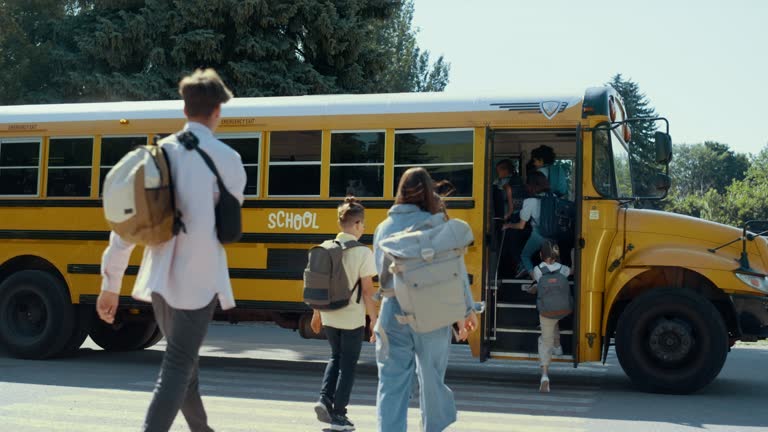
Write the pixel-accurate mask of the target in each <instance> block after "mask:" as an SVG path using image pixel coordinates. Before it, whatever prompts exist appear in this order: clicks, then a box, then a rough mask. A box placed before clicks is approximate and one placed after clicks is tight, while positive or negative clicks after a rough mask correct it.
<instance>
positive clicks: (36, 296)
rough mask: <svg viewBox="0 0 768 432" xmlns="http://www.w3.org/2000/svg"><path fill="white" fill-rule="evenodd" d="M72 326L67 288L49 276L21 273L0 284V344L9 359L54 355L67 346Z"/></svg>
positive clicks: (28, 272)
mask: <svg viewBox="0 0 768 432" xmlns="http://www.w3.org/2000/svg"><path fill="white" fill-rule="evenodd" d="M75 326H76V322H75V310H74V307H73V306H72V302H71V300H70V298H69V293H68V291H67V287H66V286H65V285H64V282H63V281H61V280H60V279H58V278H56V277H55V276H53V275H51V274H50V273H46V272H43V271H39V270H23V271H20V272H18V273H15V274H13V275H11V276H10V277H8V278H7V279H6V280H5V281H4V282H3V283H2V284H0V342H2V343H3V345H5V347H6V348H7V349H8V352H9V353H10V354H11V355H13V356H15V357H20V358H25V359H44V358H49V357H52V356H55V355H58V354H60V353H61V351H62V350H63V349H64V348H66V347H65V345H66V344H67V343H69V342H71V340H72V338H73V334H74V332H75Z"/></svg>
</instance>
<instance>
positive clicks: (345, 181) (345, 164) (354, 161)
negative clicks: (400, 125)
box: [330, 131, 385, 197]
mask: <svg viewBox="0 0 768 432" xmlns="http://www.w3.org/2000/svg"><path fill="white" fill-rule="evenodd" d="M384 137H385V132H384V131H354V132H353V131H339V132H331V178H330V196H331V197H345V196H348V195H354V196H357V197H382V196H384Z"/></svg>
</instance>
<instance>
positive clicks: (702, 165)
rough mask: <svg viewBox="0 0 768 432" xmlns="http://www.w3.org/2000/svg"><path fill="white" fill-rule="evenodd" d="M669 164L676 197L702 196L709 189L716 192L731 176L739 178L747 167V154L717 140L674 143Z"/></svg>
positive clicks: (722, 190) (720, 190)
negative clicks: (672, 157) (696, 142)
mask: <svg viewBox="0 0 768 432" xmlns="http://www.w3.org/2000/svg"><path fill="white" fill-rule="evenodd" d="M674 155H675V157H674V159H673V160H672V164H671V166H670V172H671V175H672V180H673V181H672V187H673V189H674V192H675V194H676V195H677V196H679V197H683V198H684V197H687V196H689V195H692V194H696V195H699V196H703V195H704V194H705V193H706V192H707V191H709V190H710V189H715V190H716V191H717V192H718V193H723V192H725V189H726V188H727V187H728V186H729V185H730V184H731V183H733V181H734V180H742V179H743V178H744V176H745V174H746V172H747V169H748V168H749V158H748V156H747V155H745V154H743V153H736V152H734V151H733V150H731V149H730V147H728V145H727V144H722V143H719V142H716V141H706V142H704V143H703V144H693V145H688V144H677V145H675V146H674Z"/></svg>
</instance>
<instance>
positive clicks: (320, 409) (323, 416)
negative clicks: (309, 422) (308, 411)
mask: <svg viewBox="0 0 768 432" xmlns="http://www.w3.org/2000/svg"><path fill="white" fill-rule="evenodd" d="M315 414H317V420H319V421H321V422H323V423H331V413H329V412H328V410H327V409H326V408H325V406H323V404H317V405H315ZM331 429H333V428H331ZM334 430H335V429H334Z"/></svg>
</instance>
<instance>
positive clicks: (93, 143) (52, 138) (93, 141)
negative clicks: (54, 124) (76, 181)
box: [45, 135, 101, 199]
mask: <svg viewBox="0 0 768 432" xmlns="http://www.w3.org/2000/svg"><path fill="white" fill-rule="evenodd" d="M76 139H90V140H91V157H90V159H91V163H90V164H89V165H88V166H86V165H82V166H80V165H62V166H51V144H52V142H53V141H55V140H76ZM95 152H96V135H72V136H69V135H65V136H49V137H48V151H47V152H46V155H45V171H46V173H45V179H46V182H45V183H46V184H45V197H46V198H56V199H88V198H90V197H91V196H92V195H93V191H92V190H90V189H91V186H92V184H93V172H94V169H93V154H94V153H95ZM86 168H87V169H89V170H91V173H90V175H89V176H88V179H89V180H88V189H89V191H88V194H87V195H51V194H50V193H48V182H49V181H50V177H51V176H50V173H51V170H52V169H53V170H65V169H83V170H84V169H86ZM99 174H101V171H99Z"/></svg>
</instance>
